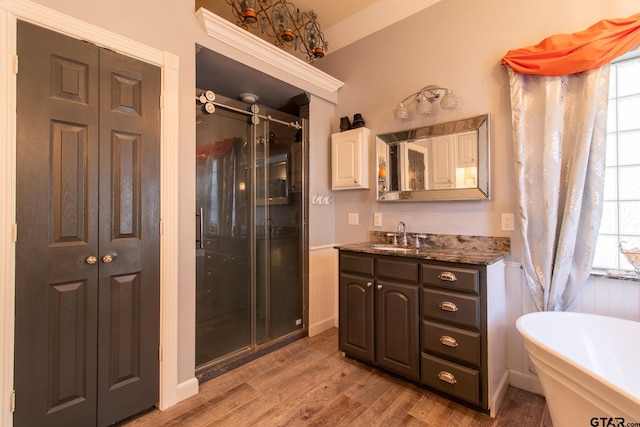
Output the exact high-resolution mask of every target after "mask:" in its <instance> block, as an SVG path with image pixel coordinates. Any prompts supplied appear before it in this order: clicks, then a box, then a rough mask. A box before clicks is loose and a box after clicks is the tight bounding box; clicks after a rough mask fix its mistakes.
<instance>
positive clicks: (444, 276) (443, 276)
mask: <svg viewBox="0 0 640 427" xmlns="http://www.w3.org/2000/svg"><path fill="white" fill-rule="evenodd" d="M438 279H440V280H443V281H445V282H455V281H456V280H458V278H457V277H456V275H455V274H453V273H452V272H450V271H443V272H442V273H440V274H438Z"/></svg>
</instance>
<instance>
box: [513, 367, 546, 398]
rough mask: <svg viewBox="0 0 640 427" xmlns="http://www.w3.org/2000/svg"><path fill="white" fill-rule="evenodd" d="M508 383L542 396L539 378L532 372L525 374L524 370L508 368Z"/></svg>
mask: <svg viewBox="0 0 640 427" xmlns="http://www.w3.org/2000/svg"><path fill="white" fill-rule="evenodd" d="M509 384H511V385H512V386H514V387H517V388H520V389H522V390H526V391H528V392H531V393H535V394H539V395H540V396H544V391H543V390H542V384H540V379H539V378H538V377H537V376H535V375H533V374H525V373H524V372H519V371H514V370H512V369H510V370H509Z"/></svg>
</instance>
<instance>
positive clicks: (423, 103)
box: [393, 85, 458, 120]
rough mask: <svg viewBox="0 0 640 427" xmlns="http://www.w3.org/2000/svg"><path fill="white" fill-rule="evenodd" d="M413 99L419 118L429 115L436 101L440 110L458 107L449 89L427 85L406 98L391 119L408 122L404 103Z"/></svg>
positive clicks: (456, 99) (407, 113)
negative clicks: (438, 102)
mask: <svg viewBox="0 0 640 427" xmlns="http://www.w3.org/2000/svg"><path fill="white" fill-rule="evenodd" d="M413 97H415V99H416V114H417V115H419V116H426V115H429V114H431V112H432V111H433V108H432V106H431V104H433V103H434V102H436V101H438V100H440V108H442V109H443V110H453V109H455V108H456V107H457V106H458V98H456V96H455V95H454V94H453V92H452V91H451V89H447V88H446V87H440V86H436V85H429V86H425V87H423V88H422V89H420V90H419V91H418V92H416V93H413V94H411V95H409V96H407V97H406V98H405V99H403V100H402V101H401V102H400V103H399V104H398V106H397V107H396V109H395V111H394V112H393V117H394V118H395V119H396V120H409V110H408V109H407V106H406V105H405V102H407V101H409V100H410V99H411V98H413Z"/></svg>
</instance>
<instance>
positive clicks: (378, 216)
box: [373, 212, 382, 227]
mask: <svg viewBox="0 0 640 427" xmlns="http://www.w3.org/2000/svg"><path fill="white" fill-rule="evenodd" d="M373 226H374V227H382V213H380V212H375V213H374V214H373Z"/></svg>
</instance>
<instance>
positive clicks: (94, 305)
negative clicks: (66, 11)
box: [14, 22, 160, 426]
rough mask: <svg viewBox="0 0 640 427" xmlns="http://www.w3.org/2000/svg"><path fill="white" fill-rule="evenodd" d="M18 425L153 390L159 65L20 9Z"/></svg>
mask: <svg viewBox="0 0 640 427" xmlns="http://www.w3.org/2000/svg"><path fill="white" fill-rule="evenodd" d="M18 58H19V73H18V78H17V80H18V85H17V106H18V110H17V116H18V122H17V153H16V158H17V165H16V169H17V170H16V172H17V173H16V177H17V180H16V187H17V200H16V215H17V218H16V219H17V224H18V233H19V234H18V240H17V243H16V326H15V328H16V329H15V330H16V353H15V359H16V362H15V379H14V382H15V389H16V413H15V425H16V426H45V425H51V426H57V425H60V426H63V425H64V426H68V425H78V426H93V425H100V426H102V425H108V424H111V423H113V422H115V421H118V420H120V419H122V418H125V417H127V416H129V415H132V414H134V413H136V412H139V411H141V410H143V409H145V408H148V407H151V406H153V405H154V404H155V403H156V402H157V400H158V374H159V372H158V369H159V362H158V347H159V149H160V145H159V88H160V72H159V70H158V69H157V68H156V67H153V66H151V65H148V64H145V63H141V62H139V61H135V60H132V59H130V58H127V57H124V56H121V55H118V54H116V53H114V52H111V51H107V50H104V49H101V48H98V47H97V46H95V45H92V44H89V43H86V42H83V41H80V40H75V39H71V38H68V37H65V36H62V35H60V34H57V33H54V32H51V31H48V30H45V29H42V28H39V27H36V26H34V25H31V24H27V23H24V22H19V24H18Z"/></svg>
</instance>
